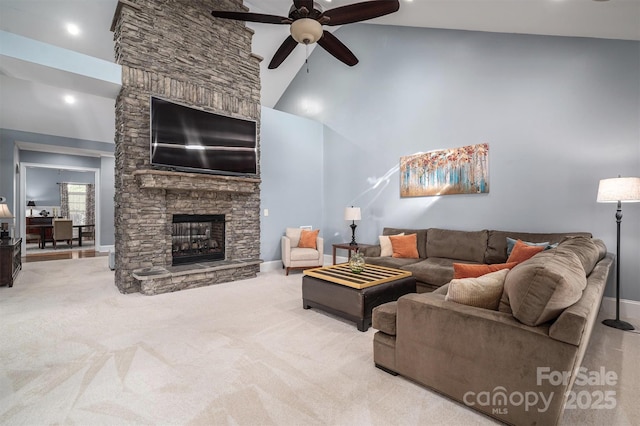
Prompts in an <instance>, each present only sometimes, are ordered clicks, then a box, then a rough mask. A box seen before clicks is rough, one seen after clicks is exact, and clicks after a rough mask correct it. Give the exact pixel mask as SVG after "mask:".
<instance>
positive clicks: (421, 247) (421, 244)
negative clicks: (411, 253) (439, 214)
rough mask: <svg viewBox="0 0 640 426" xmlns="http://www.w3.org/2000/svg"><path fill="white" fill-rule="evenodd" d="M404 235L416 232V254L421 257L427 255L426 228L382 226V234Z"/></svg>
mask: <svg viewBox="0 0 640 426" xmlns="http://www.w3.org/2000/svg"><path fill="white" fill-rule="evenodd" d="M402 233H404V234H405V235H409V234H416V236H417V240H418V242H417V245H418V256H419V257H421V258H422V259H424V258H426V257H427V230H426V229H407V228H384V229H383V230H382V235H398V234H402Z"/></svg>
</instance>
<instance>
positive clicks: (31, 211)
mask: <svg viewBox="0 0 640 426" xmlns="http://www.w3.org/2000/svg"><path fill="white" fill-rule="evenodd" d="M35 206H36V202H35V201H33V200H30V201H29V202H28V203H27V207H31V209H30V213H29V216H33V208H34V207H35Z"/></svg>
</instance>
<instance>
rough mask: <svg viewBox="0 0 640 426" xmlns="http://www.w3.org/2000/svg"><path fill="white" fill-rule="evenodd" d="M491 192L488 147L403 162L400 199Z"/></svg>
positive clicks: (432, 153) (441, 152)
mask: <svg viewBox="0 0 640 426" xmlns="http://www.w3.org/2000/svg"><path fill="white" fill-rule="evenodd" d="M488 192H489V144H487V143H483V144H478V145H469V146H463V147H460V148H452V149H443V150H438V151H430V152H426V153H421V154H415V155H410V156H407V157H401V158H400V196H401V197H403V198H404V197H428V196H433V195H451V194H486V193H488Z"/></svg>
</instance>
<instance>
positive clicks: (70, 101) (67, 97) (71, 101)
mask: <svg viewBox="0 0 640 426" xmlns="http://www.w3.org/2000/svg"><path fill="white" fill-rule="evenodd" d="M64 102H65V103H67V104H69V105H73V104H75V103H76V98H75V96H72V95H65V96H64Z"/></svg>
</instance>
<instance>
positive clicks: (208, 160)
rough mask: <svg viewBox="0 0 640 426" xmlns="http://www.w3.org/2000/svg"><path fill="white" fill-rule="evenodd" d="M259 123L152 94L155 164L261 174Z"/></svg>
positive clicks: (232, 172) (231, 172) (237, 173)
mask: <svg viewBox="0 0 640 426" xmlns="http://www.w3.org/2000/svg"><path fill="white" fill-rule="evenodd" d="M256 135H257V133H256V122H255V121H252V120H244V119H240V118H233V117H227V116H225V115H220V114H215V113H211V112H206V111H202V110H199V109H195V108H190V107H187V106H184V105H180V104H176V103H173V102H169V101H167V100H164V99H161V98H156V97H155V96H152V97H151V164H152V165H154V166H161V167H168V168H172V169H176V170H182V171H192V172H206V173H217V174H228V175H255V174H256V173H257V149H256V140H257V136H256Z"/></svg>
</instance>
